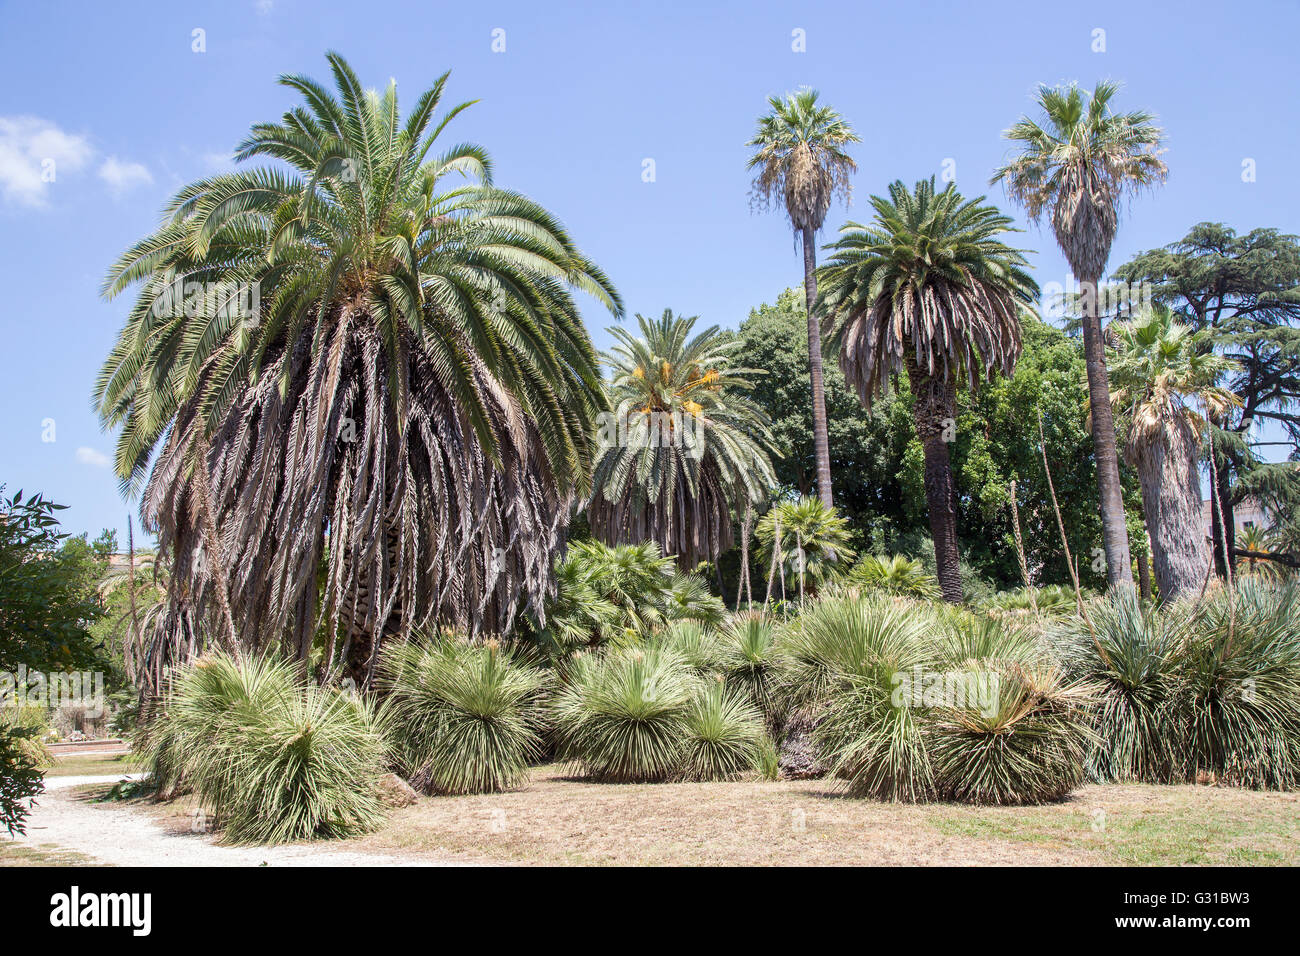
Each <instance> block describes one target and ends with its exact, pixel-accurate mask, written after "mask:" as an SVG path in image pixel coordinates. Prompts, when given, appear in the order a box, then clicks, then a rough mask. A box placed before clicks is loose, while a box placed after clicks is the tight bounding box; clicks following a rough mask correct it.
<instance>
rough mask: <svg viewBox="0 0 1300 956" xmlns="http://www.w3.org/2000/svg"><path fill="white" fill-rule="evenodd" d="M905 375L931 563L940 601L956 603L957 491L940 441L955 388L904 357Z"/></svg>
mask: <svg viewBox="0 0 1300 956" xmlns="http://www.w3.org/2000/svg"><path fill="white" fill-rule="evenodd" d="M907 375H908V380H909V381H910V382H911V385H912V396H913V398H914V399H915V404H914V405H913V407H912V419H913V421H914V422H915V423H916V437H917V438H918V439H920V442H921V448H922V449H923V450H924V451H925V500H926V505H927V510H928V511H929V513H930V536H931V538H933V539H934V563H935V572H936V576H937V577H938V578H939V590H940V591H942V592H943V598H944V600H945V601H948V602H949V603H952V604H960V603H961V601H962V591H961V568H960V561H961V555H960V553H959V551H958V549H957V504H956V502H957V488H956V484H955V483H954V482H953V480H952V463H951V462H950V461H949V458H948V443H947V442H945V441H944V440H943V433H944V422H945V419H952V418H955V417H956V416H955V415H954V410H955V409H956V407H957V395H956V389H955V386H954V385H953V384H952V383H951V382H944V381H941V380H940V379H936V378H933V377H931V376H929V375H926V374H925V373H924V372H922V371H921V370H920V369H919V368H917V366H916V364H915V362H914V360H913V358H912V354H911V352H910V351H909V352H908V356H907Z"/></svg>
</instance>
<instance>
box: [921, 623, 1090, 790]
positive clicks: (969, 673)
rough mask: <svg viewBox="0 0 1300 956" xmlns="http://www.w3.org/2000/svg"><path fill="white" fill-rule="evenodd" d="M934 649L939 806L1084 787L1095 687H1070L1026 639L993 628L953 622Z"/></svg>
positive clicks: (932, 724) (931, 723) (933, 735)
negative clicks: (1081, 785) (936, 687)
mask: <svg viewBox="0 0 1300 956" xmlns="http://www.w3.org/2000/svg"><path fill="white" fill-rule="evenodd" d="M934 646H935V656H934V666H935V668H936V670H937V672H938V674H939V675H941V676H940V680H941V683H940V684H939V685H938V691H939V693H938V694H937V695H936V696H937V697H938V698H939V699H938V700H936V701H933V706H931V707H930V708H928V711H927V717H928V721H927V723H928V726H927V738H928V740H927V743H928V747H929V751H930V756H931V760H932V762H933V767H934V780H935V793H936V795H937V796H938V797H939V798H940V799H944V800H958V801H964V802H969V803H981V804H999V805H1002V804H1034V803H1044V802H1047V801H1049V800H1058V799H1060V798H1061V797H1063V796H1065V794H1067V793H1069V792H1070V791H1071V790H1073V789H1074V788H1075V787H1076V786H1078V785H1079V784H1080V783H1081V782H1082V780H1083V776H1084V771H1083V763H1084V758H1085V756H1086V754H1087V751H1088V746H1089V743H1090V742H1091V741H1092V739H1093V737H1092V730H1091V719H1092V717H1091V705H1092V702H1093V698H1092V693H1091V690H1090V688H1088V687H1087V686H1086V685H1083V684H1078V683H1072V682H1070V681H1069V680H1068V679H1066V678H1065V676H1064V674H1063V673H1062V671H1061V669H1060V668H1059V667H1058V666H1057V665H1055V664H1053V663H1051V662H1050V661H1048V660H1046V659H1045V658H1044V657H1043V656H1042V655H1041V654H1040V652H1039V650H1038V649H1037V647H1036V646H1035V644H1034V642H1033V640H1032V639H1031V638H1030V637H1029V635H1028V634H1026V633H1025V632H1022V631H1020V630H1018V629H1015V628H1006V627H1003V626H1002V625H1001V624H999V623H998V622H996V621H990V620H988V619H979V618H974V617H970V616H967V617H965V618H964V619H963V618H957V617H953V618H950V619H949V621H948V627H947V628H946V629H944V630H943V631H941V632H940V634H939V635H938V637H937V639H936V641H935V645H934ZM929 693H930V691H929V689H928V688H927V691H926V694H927V696H928V695H929ZM927 702H928V701H927Z"/></svg>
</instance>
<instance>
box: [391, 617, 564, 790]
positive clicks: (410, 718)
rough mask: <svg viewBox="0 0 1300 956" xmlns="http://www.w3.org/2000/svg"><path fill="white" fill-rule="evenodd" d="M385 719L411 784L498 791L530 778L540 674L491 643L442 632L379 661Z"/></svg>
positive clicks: (538, 747) (538, 746)
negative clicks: (384, 691)
mask: <svg viewBox="0 0 1300 956" xmlns="http://www.w3.org/2000/svg"><path fill="white" fill-rule="evenodd" d="M382 676H383V679H384V684H385V686H386V687H387V689H388V690H389V697H388V701H387V703H386V707H385V710H386V712H385V718H386V719H385V723H386V724H387V726H388V727H389V728H390V737H391V738H392V739H393V740H394V741H395V742H396V745H397V754H398V757H399V760H400V762H401V764H402V766H403V769H404V771H405V772H406V773H407V775H408V776H409V777H410V779H411V782H412V784H413V785H415V786H418V787H421V788H423V789H425V790H427V791H429V792H432V793H446V794H458V793H496V792H499V791H502V790H513V789H516V788H518V787H520V786H523V785H524V783H526V782H527V780H528V765H529V763H530V762H532V761H534V760H536V759H537V758H538V757H539V756H540V755H541V753H542V750H543V745H542V732H543V729H544V725H545V710H544V702H543V686H544V684H545V681H546V676H545V674H544V672H542V671H541V670H539V669H537V668H535V667H531V666H529V665H528V664H527V662H526V661H524V660H523V659H521V658H518V657H517V656H516V655H515V654H513V653H512V652H511V651H510V650H508V649H505V648H502V647H501V646H500V645H499V644H498V643H497V642H495V641H489V642H486V643H483V644H472V643H470V642H468V641H465V640H461V639H456V638H453V637H449V636H443V637H440V638H437V639H435V640H432V641H428V642H419V643H413V644H409V645H406V646H404V647H397V648H394V649H393V650H391V651H389V652H388V653H387V654H386V656H385V658H384V662H383V668H382Z"/></svg>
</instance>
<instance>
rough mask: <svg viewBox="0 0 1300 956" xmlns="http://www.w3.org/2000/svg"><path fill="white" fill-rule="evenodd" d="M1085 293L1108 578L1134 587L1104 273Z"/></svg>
mask: <svg viewBox="0 0 1300 956" xmlns="http://www.w3.org/2000/svg"><path fill="white" fill-rule="evenodd" d="M1080 278H1081V279H1082V281H1083V286H1084V289H1085V290H1088V289H1092V290H1094V291H1093V294H1091V295H1088V294H1085V295H1084V296H1083V354H1084V360H1085V362H1086V363H1087V366H1088V406H1089V408H1090V409H1091V411H1092V449H1093V456H1094V457H1095V459H1096V462H1097V486H1098V489H1099V490H1100V492H1101V526H1102V546H1103V547H1104V549H1105V551H1106V580H1107V582H1108V583H1109V585H1110V586H1111V587H1115V586H1116V585H1119V584H1124V585H1127V586H1129V587H1132V586H1133V569H1132V567H1131V566H1130V557H1129V549H1128V529H1127V528H1126V527H1125V524H1124V494H1123V487H1122V486H1121V485H1120V480H1119V455H1118V453H1117V451H1116V448H1115V417H1114V414H1113V413H1112V412H1111V407H1110V376H1109V374H1108V373H1107V371H1106V345H1105V342H1104V341H1103V340H1102V335H1101V318H1100V316H1099V315H1098V314H1097V295H1096V289H1097V288H1098V285H1099V283H1100V281H1101V277H1100V276H1087V277H1083V276H1081V277H1080Z"/></svg>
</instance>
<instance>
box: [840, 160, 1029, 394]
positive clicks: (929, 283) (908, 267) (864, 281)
mask: <svg viewBox="0 0 1300 956" xmlns="http://www.w3.org/2000/svg"><path fill="white" fill-rule="evenodd" d="M871 205H872V207H873V208H874V209H875V212H876V215H875V218H874V219H873V221H872V222H871V224H870V225H862V224H860V223H856V222H850V223H847V224H846V225H845V226H844V228H843V229H842V230H841V236H840V239H839V240H837V241H836V242H834V243H832V244H831V245H830V246H828V247H827V248H829V249H830V250H831V251H832V253H833V254H832V256H831V259H830V260H829V261H828V262H827V263H826V265H824V266H823V267H822V268H821V269H819V270H818V284H819V285H820V287H821V289H822V295H821V299H822V306H823V307H824V308H825V310H826V312H825V314H826V317H827V318H826V321H827V322H828V324H829V325H830V327H831V334H830V336H829V339H828V346H829V347H831V348H835V349H837V350H838V351H839V353H840V367H841V368H842V369H843V370H844V374H845V375H846V376H847V377H848V379H849V380H850V381H852V382H854V383H855V384H856V385H857V388H858V394H859V396H860V397H861V398H862V401H863V403H864V404H867V405H870V402H871V398H872V396H873V395H876V394H880V393H881V392H882V391H883V390H884V388H885V384H886V382H887V379H888V376H889V375H890V374H891V373H895V372H899V371H901V370H903V369H904V368H905V366H906V365H907V364H908V363H909V362H911V363H914V364H915V367H916V368H917V369H918V370H919V371H920V372H921V373H923V374H925V375H927V376H930V377H938V378H941V379H942V380H944V381H956V380H958V379H961V378H965V379H967V380H968V381H969V382H970V385H971V387H972V388H974V387H977V386H978V384H979V381H980V378H981V375H983V374H985V373H988V372H992V371H994V370H997V371H1001V372H1002V373H1003V374H1010V372H1011V370H1012V369H1013V367H1014V366H1015V363H1016V360H1017V359H1018V358H1019V355H1020V319H1019V313H1020V310H1021V309H1022V308H1024V307H1025V306H1026V305H1027V304H1028V303H1029V302H1030V301H1032V299H1033V298H1034V296H1035V295H1036V294H1037V291H1038V286H1037V284H1036V283H1035V282H1034V280H1033V279H1032V278H1031V277H1030V275H1029V273H1028V272H1026V271H1025V267H1026V265H1027V263H1026V260H1025V257H1024V255H1023V253H1022V251H1021V250H1018V249H1013V248H1011V247H1010V246H1008V245H1006V244H1005V243H1003V242H1002V241H1001V240H1000V239H999V238H998V237H999V236H1000V235H1002V234H1003V233H1006V232H1009V231H1012V227H1011V219H1010V218H1009V217H1007V216H1005V215H1003V214H1002V213H1000V212H999V211H998V209H997V208H996V207H995V206H992V205H987V204H985V202H984V197H983V196H981V197H979V198H977V199H970V200H968V199H965V198H964V197H963V196H962V195H961V193H959V192H958V191H957V188H956V185H955V184H954V183H949V184H948V185H947V186H946V187H945V188H944V189H943V191H942V192H938V193H936V192H935V186H934V179H933V177H932V178H930V179H929V180H922V181H920V182H918V183H917V184H916V189H915V191H909V190H908V189H907V187H906V186H904V185H903V183H902V182H901V181H896V182H894V183H892V184H891V185H890V187H889V198H888V199H886V198H884V197H881V196H872V197H871Z"/></svg>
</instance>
